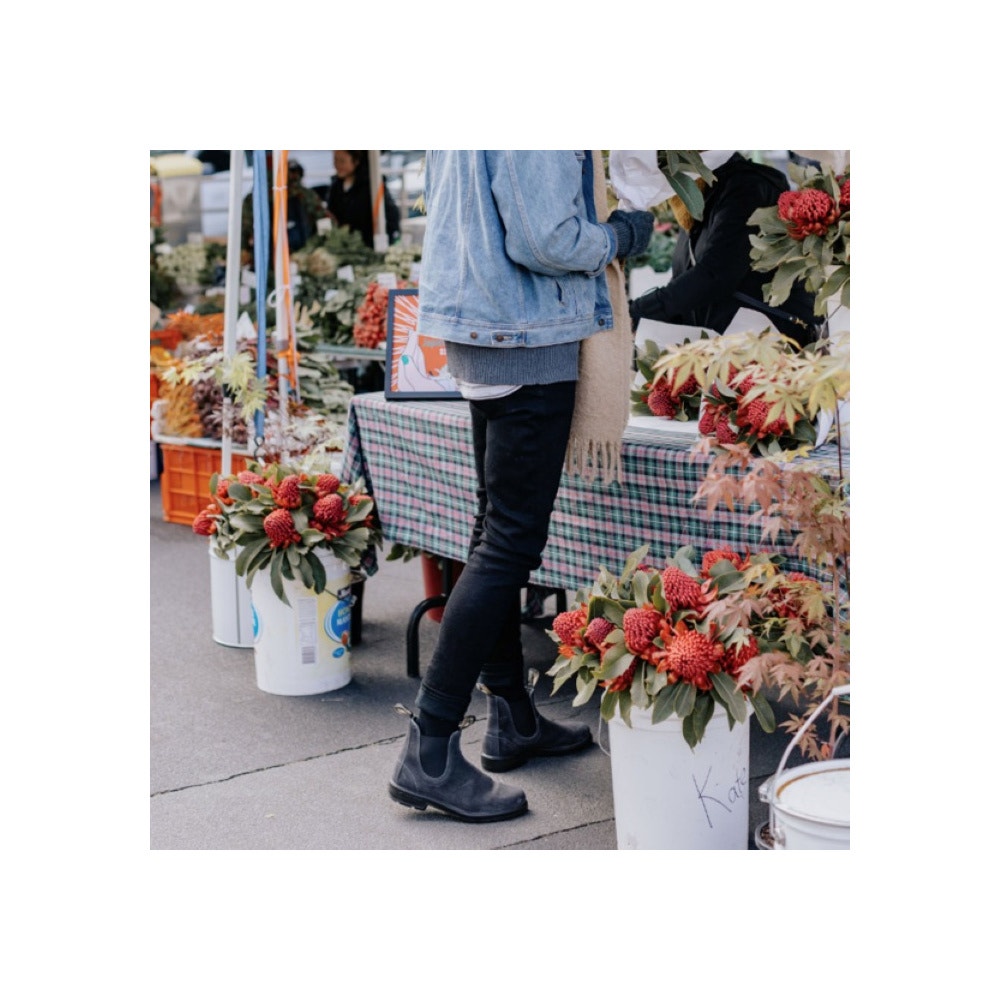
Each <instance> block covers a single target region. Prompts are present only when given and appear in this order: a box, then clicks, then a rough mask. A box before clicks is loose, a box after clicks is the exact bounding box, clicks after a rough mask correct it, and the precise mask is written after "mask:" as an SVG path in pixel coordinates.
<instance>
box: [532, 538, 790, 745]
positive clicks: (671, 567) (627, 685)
mask: <svg viewBox="0 0 1000 1000" xmlns="http://www.w3.org/2000/svg"><path fill="white" fill-rule="evenodd" d="M648 550H649V546H648V545H647V546H643V547H642V548H640V549H638V550H637V551H636V552H633V553H632V555H631V556H629V558H628V560H627V562H626V564H625V567H624V570H623V572H622V574H621V576H618V577H616V576H613V575H612V574H611V573H609V572H608V570H607V569H605V568H604V567H602V568H601V570H600V574H599V576H598V578H597V580H596V582H595V584H594V586H593V588H592V590H591V592H590V594H589V596H588V597H586V599H581V600H579V601H578V603H577V606H576V607H573V608H571V609H568V610H567V611H565V612H563V613H562V614H559V615H557V616H556V618H555V619H554V620H553V623H552V629H551V631H550V632H549V635H550V636H551V638H552V639H553V640H554V641H555V642H556V643H557V644H558V646H559V653H558V656H557V658H556V660H555V663H554V664H553V665H552V667H551V668H550V669H549V671H548V674H549V676H551V677H552V678H553V684H552V690H553V693H555V692H556V691H557V690H558V689H559V688H560V687H561V686H562V685H563V684H564V683H566V681H568V680H569V679H570V678H571V677H575V678H576V686H577V696H576V698H575V699H574V702H573V703H574V704H575V705H579V704H583V703H584V702H585V701H587V700H588V699H589V698H590V697H591V696H592V695H593V693H594V691H595V690H596V689H597V688H598V687H601V688H602V694H601V716H602V717H603V718H604V719H610V718H611V717H612V716H613V715H614V714H615V712H616V711H617V712H618V713H619V714H620V715H621V718H622V720H623V721H624V722H625V723H626V724H630V719H629V716H630V712H631V709H632V707H633V706H636V707H638V708H642V709H647V708H651V709H652V721H653V723H654V724H655V723H657V722H661V721H663V720H664V719H666V718H669V717H670V716H671V715H676V716H677V717H678V718H680V719H681V720H682V732H683V735H684V739H685V740H686V741H687V743H688V745H689V746H691V747H694V746H696V745H697V744H698V743H699V742H700V740H701V739H702V737H703V735H704V733H705V726H706V725H707V723H708V721H709V719H710V718H711V717H712V714H713V712H714V711H715V709H716V706H721V708H722V709H723V710H725V712H726V715H727V716H728V719H729V725H730V728H731V727H732V726H734V725H735V724H736V723H737V722H742V721H744V720H745V719H746V717H747V708H746V703H747V701H749V702H750V703H751V704H752V705H753V709H754V712H755V713H756V715H757V718H758V721H759V722H760V724H761V727H762V728H763V729H764V730H765V731H767V732H772V731H773V730H774V714H773V712H772V711H771V707H770V705H769V704H768V702H767V699H766V698H765V697H764V696H763V695H762V694H761V693H760V692H759V691H757V690H754V689H753V687H752V686H751V685H749V684H745V683H743V682H742V681H741V680H740V674H741V671H742V669H743V668H744V666H745V665H746V664H747V663H748V662H749V661H750V660H751V659H752V658H753V657H755V656H757V655H758V653H759V646H758V642H757V638H756V635H755V632H754V628H755V626H756V625H757V624H759V622H758V617H757V612H758V611H759V610H760V606H759V605H757V604H755V603H754V600H753V594H754V591H755V590H759V586H760V582H761V581H762V580H764V579H766V578H767V577H768V576H769V575H773V573H774V572H775V565H774V562H773V560H772V558H771V557H768V556H762V555H757V556H752V557H746V558H742V559H741V558H740V557H739V556H738V555H737V554H736V553H734V552H730V551H726V550H717V551H713V552H708V553H706V554H705V556H704V558H703V559H702V561H701V562H700V563H699V564H697V565H696V564H695V563H694V561H693V560H694V558H695V552H694V549H693V548H691V547H689V546H687V547H684V548H682V549H679V550H678V551H677V553H676V554H675V555H674V556H673V557H672V558H671V559H669V560H667V565H666V566H665V567H663V568H662V569H658V568H654V567H652V566H649V565H647V564H645V563H644V562H643V560H644V559H645V557H646V554H647V553H648ZM737 596H739V598H740V600H737V601H736V603H735V605H734V600H735V598H736V597H737ZM723 612H725V613H723ZM760 621H761V622H762V619H761V620H760Z"/></svg>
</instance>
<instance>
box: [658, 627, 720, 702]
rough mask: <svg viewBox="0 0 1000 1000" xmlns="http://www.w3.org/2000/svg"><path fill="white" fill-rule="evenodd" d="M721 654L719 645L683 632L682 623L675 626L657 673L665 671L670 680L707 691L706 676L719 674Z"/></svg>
mask: <svg viewBox="0 0 1000 1000" xmlns="http://www.w3.org/2000/svg"><path fill="white" fill-rule="evenodd" d="M724 653H725V650H724V649H723V646H722V643H721V642H713V641H712V640H711V639H710V638H709V637H708V636H707V635H704V634H702V633H701V632H695V631H694V630H692V629H685V627H684V623H683V622H678V623H677V630H676V633H675V635H674V638H673V640H672V641H671V642H670V645H669V646H667V655H666V657H665V658H664V660H663V662H661V663H660V665H659V666H658V667H657V670H658V671H660V672H663V671H664V670H665V671H666V672H667V673H668V674H669V675H670V679H671V680H674V681H676V680H684V681H687V682H688V683H689V684H693V685H694V686H695V687H696V688H698V690H699V691H710V690H711V689H712V682H711V681H710V680H709V678H708V675H709V674H711V673H717V672H718V670H719V668H720V667H721V666H722V657H723V655H724Z"/></svg>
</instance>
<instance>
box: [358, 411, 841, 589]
mask: <svg viewBox="0 0 1000 1000" xmlns="http://www.w3.org/2000/svg"><path fill="white" fill-rule="evenodd" d="M691 444H692V440H691V438H690V437H688V436H686V435H678V434H676V433H670V432H669V431H667V430H647V429H645V428H638V427H631V426H630V427H629V428H628V429H627V430H626V432H625V440H624V443H623V447H622V482H621V483H614V484H612V485H611V486H605V485H603V483H601V482H596V483H585V482H584V481H583V480H582V479H580V478H578V477H576V476H568V475H566V474H565V473H564V474H563V479H562V484H561V485H560V487H559V495H558V497H557V498H556V506H555V510H554V512H553V515H552V522H551V525H550V531H549V542H548V545H547V546H546V549H545V552H544V553H543V556H542V565H541V567H540V568H539V569H538V570H537V571H536V572H535V573H534V574H533V575H532V582H533V583H536V584H538V585H539V586H543V587H553V588H556V589H562V590H569V591H576V590H577V589H579V588H581V587H585V588H589V587H590V586H591V584H592V583H593V582H594V578H595V577H596V575H597V571H598V569H599V567H600V566H601V565H604V566H607V568H608V569H609V570H611V572H612V573H618V572H620V571H621V568H622V565H623V563H624V562H625V560H626V558H627V557H628V556H629V554H630V553H631V552H633V551H634V550H635V549H637V548H639V546H640V545H643V544H646V543H647V542H648V543H649V545H650V552H649V557H648V558H649V561H650V562H651V563H654V564H656V563H660V564H661V565H662V561H663V560H664V559H666V557H667V556H669V555H672V554H673V552H674V551H675V550H676V549H677V548H679V547H680V546H682V545H692V546H694V548H695V549H696V551H697V553H698V556H699V558H700V557H701V555H702V554H703V553H704V552H706V551H708V550H709V549H715V548H731V549H733V550H734V551H736V552H738V553H740V554H744V553H746V552H748V551H756V550H759V549H761V548H762V546H761V545H760V541H759V538H760V534H759V528H758V527H757V526H756V525H752V524H750V523H749V521H748V515H747V514H746V513H740V512H735V513H733V512H730V511H728V510H725V509H717V510H716V511H714V512H713V513H712V514H711V515H709V514H708V513H706V511H705V509H704V506H703V505H699V506H697V507H696V506H695V505H694V504H693V503H692V499H691V498H692V496H693V494H694V492H695V490H696V489H697V487H698V485H699V483H700V482H701V480H702V478H703V476H704V470H705V468H706V466H707V464H708V460H707V459H705V458H704V457H702V456H694V455H692V454H691ZM845 454H846V452H845ZM814 459H816V460H819V461H820V462H821V468H828V469H829V474H830V476H831V478H832V477H833V475H834V473H835V471H836V449H835V448H834V447H833V446H832V445H827V446H825V447H824V448H821V449H818V450H817V451H816V452H815V453H814ZM846 461H848V462H849V457H848V458H847V459H846ZM360 477H364V478H365V479H366V481H367V483H368V488H369V490H370V491H371V494H372V496H373V497H374V498H375V504H376V509H377V511H378V515H379V519H380V521H381V524H382V530H383V532H384V534H385V537H386V540H387V541H388V542H399V543H401V544H403V545H412V546H415V547H417V548H419V549H423V550H424V551H427V552H431V553H433V554H435V555H438V556H445V557H447V558H451V559H457V560H459V561H464V560H465V557H466V552H467V547H468V542H469V532H470V530H471V527H472V518H473V515H474V513H475V509H476V497H475V489H476V476H475V466H474V461H473V453H472V432H471V418H470V416H469V409H468V404H467V403H466V402H465V401H464V400H400V399H391V400H387V399H386V398H385V397H384V394H383V393H381V392H374V393H364V394H359V395H356V396H354V398H353V399H352V400H351V405H350V410H349V412H348V441H347V448H346V450H345V453H344V465H343V478H344V479H346V480H348V481H351V482H353V481H354V480H356V479H358V478H360ZM781 542H782V544H778V545H773V544H772V545H769V546H767V550H768V551H771V552H777V553H778V554H780V555H783V556H785V557H786V560H787V561H786V564H785V565H786V568H787V569H792V570H801V571H802V572H808V571H809V567H808V566H806V565H805V563H804V562H802V561H801V560H800V559H798V558H796V557H795V555H794V551H793V549H792V548H791V544H790V542H791V540H790V539H782V540H781ZM364 568H365V569H366V570H367V572H368V573H369V574H371V573H374V572H375V571H376V570H377V568H378V566H377V560H376V558H375V553H374V552H372V553H370V554H369V557H368V559H367V560H366V562H365V564H364Z"/></svg>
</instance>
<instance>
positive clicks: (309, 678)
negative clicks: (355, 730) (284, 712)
mask: <svg viewBox="0 0 1000 1000" xmlns="http://www.w3.org/2000/svg"><path fill="white" fill-rule="evenodd" d="M317 555H318V556H319V559H320V561H321V562H322V563H323V566H324V568H325V569H326V590H325V591H324V592H323V593H322V594H316V593H315V592H313V591H312V590H307V589H306V588H305V587H304V586H303V585H302V584H301V583H299V581H298V580H282V583H283V584H284V588H285V596H286V597H287V598H288V600H289V602H290V604H285V603H284V602H283V601H282V600H281V599H280V598H279V597H278V595H277V594H275V592H274V589H273V588H272V587H271V575H270V573H269V572H268V570H267V568H265V569H264V570H262V571H260V572H258V573H257V574H256V575H255V576H254V578H253V583H252V584H251V585H250V596H251V598H252V605H253V651H254V667H255V669H256V673H257V687H258V688H260V690H261V691H266V692H267V693H268V694H286V695H306V694H322V693H323V692H324V691H334V690H336V689H337V688H341V687H343V686H344V685H345V684H348V683H350V680H351V605H352V603H353V597H352V595H351V571H350V569H349V568H348V566H347V564H346V563H344V562H342V561H341V560H339V559H337V558H335V557H334V556H333V555H332V554H330V553H327V552H322V551H317Z"/></svg>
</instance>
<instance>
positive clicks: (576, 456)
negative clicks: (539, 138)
mask: <svg viewBox="0 0 1000 1000" xmlns="http://www.w3.org/2000/svg"><path fill="white" fill-rule="evenodd" d="M591 155H592V156H593V160H594V207H595V208H596V210H597V220H598V222H604V221H605V220H606V219H607V217H608V190H607V181H606V179H605V176H604V159H603V157H602V156H601V151H600V150H599V149H598V150H593V152H592V154H591ZM605 274H606V277H607V280H608V294H609V296H610V298H611V311H612V314H613V316H614V323H613V325H612V328H611V329H610V330H604V331H602V332H601V333H596V334H594V335H593V336H592V337H588V338H587V339H586V340H584V341H583V343H582V344H581V345H580V375H579V380H578V382H577V386H576V406H575V408H574V410H573V425H572V427H571V428H570V435H569V447H568V448H567V450H566V471H567V472H568V473H570V474H571V475H578V476H582V477H583V479H584V480H585V481H586V482H592V481H593V480H594V479H595V478H596V477H597V476H598V475H600V476H601V477H602V479H603V481H604V484H605V485H606V486H607V485H610V484H611V483H613V482H615V481H616V480H617V481H619V482H620V481H621V443H622V435H623V434H624V433H625V427H626V425H627V424H628V418H629V410H630V408H631V400H630V398H629V393H630V390H631V388H632V379H633V370H632V356H633V337H632V321H631V319H630V317H629V313H628V296H627V295H626V292H625V270H624V268H623V267H622V264H621V261H619V260H617V259H615V260H613V261H611V263H610V264H608V267H607V271H606V272H605Z"/></svg>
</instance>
